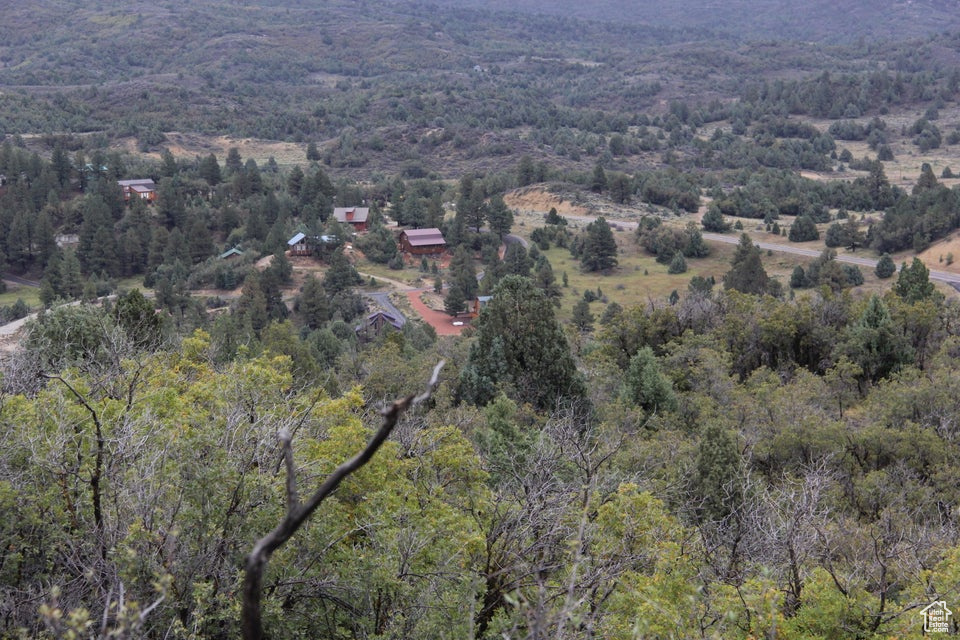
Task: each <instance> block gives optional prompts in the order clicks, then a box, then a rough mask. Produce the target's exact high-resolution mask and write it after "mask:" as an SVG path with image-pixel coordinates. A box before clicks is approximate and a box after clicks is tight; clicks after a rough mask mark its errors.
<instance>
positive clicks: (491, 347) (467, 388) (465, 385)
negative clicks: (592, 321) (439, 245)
mask: <svg viewBox="0 0 960 640" xmlns="http://www.w3.org/2000/svg"><path fill="white" fill-rule="evenodd" d="M476 335H477V338H476V342H474V343H473V345H471V347H470V355H469V358H468V361H467V365H466V366H465V367H464V369H463V372H462V373H461V378H460V395H461V397H463V398H465V399H467V400H469V401H470V402H473V403H474V404H477V405H481V406H483V405H486V404H487V403H488V402H490V401H491V400H493V398H494V397H495V395H496V389H497V388H498V387H499V388H503V389H505V390H507V391H508V393H507V395H508V396H511V397H513V398H514V399H515V400H517V401H519V402H530V403H531V404H533V405H534V406H535V407H538V408H540V409H549V408H553V407H554V405H555V403H556V402H557V400H560V399H562V398H566V399H578V398H583V396H584V394H585V387H584V383H583V379H582V378H581V376H580V374H579V372H578V371H577V368H576V364H575V363H574V360H573V356H572V355H571V354H570V347H569V345H568V344H567V340H566V337H565V336H564V333H563V328H562V327H561V326H560V324H559V322H557V320H556V318H555V317H554V312H553V304H552V303H551V301H550V300H549V299H548V298H547V297H546V296H545V295H544V294H543V292H542V291H540V290H539V289H537V288H536V287H535V286H534V284H533V282H531V281H530V280H529V279H528V278H522V277H520V276H507V277H505V278H503V279H502V280H501V281H500V282H499V283H498V284H497V287H496V288H495V289H494V291H493V297H492V299H491V300H490V302H488V303H487V305H486V307H485V308H484V310H483V312H482V313H481V314H480V319H479V322H478V325H477V334H476Z"/></svg>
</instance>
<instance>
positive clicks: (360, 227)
mask: <svg viewBox="0 0 960 640" xmlns="http://www.w3.org/2000/svg"><path fill="white" fill-rule="evenodd" d="M369 215H370V208H369V207H336V208H335V209H334V210H333V219H334V220H336V221H337V222H339V223H341V224H349V225H350V226H351V227H353V230H354V231H366V230H367V217H368V216H369Z"/></svg>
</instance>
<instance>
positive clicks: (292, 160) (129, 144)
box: [116, 131, 307, 165]
mask: <svg viewBox="0 0 960 640" xmlns="http://www.w3.org/2000/svg"><path fill="white" fill-rule="evenodd" d="M164 135H165V136H166V137H167V139H166V141H165V142H164V143H163V147H164V148H166V149H169V151H170V153H172V154H173V156H174V157H175V158H180V159H190V160H192V159H194V158H196V157H197V156H201V157H205V156H208V155H210V154H211V153H212V154H213V155H215V156H217V159H218V160H220V162H221V163H223V161H224V159H226V157H227V153H228V152H229V150H230V149H231V147H236V148H237V150H238V151H239V152H240V156H241V157H243V158H244V159H247V158H253V159H254V160H256V161H257V164H262V163H264V162H266V161H267V160H269V159H270V158H271V157H272V158H273V159H274V160H276V161H277V164H280V165H294V164H303V163H305V162H306V161H307V148H306V145H302V144H297V143H293V142H276V141H273V140H260V139H257V138H231V137H228V136H205V135H201V134H198V133H183V132H179V131H168V132H166V133H165V134H164ZM116 146H119V147H121V148H122V149H124V150H126V151H129V152H130V153H133V154H139V153H140V152H139V151H138V150H137V140H136V138H124V139H122V140H120V141H118V142H117V144H116ZM142 155H145V156H147V157H151V158H154V159H156V160H158V161H159V159H160V153H159V152H154V153H146V154H142Z"/></svg>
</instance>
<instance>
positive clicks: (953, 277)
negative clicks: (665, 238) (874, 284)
mask: <svg viewBox="0 0 960 640" xmlns="http://www.w3.org/2000/svg"><path fill="white" fill-rule="evenodd" d="M567 218H568V219H570V220H576V221H578V222H593V221H594V220H596V217H595V216H567ZM607 222H609V223H611V224H616V225H617V226H619V227H621V228H623V229H636V228H637V223H636V222H631V221H629V220H609V219H608V220H607ZM703 239H704V240H710V241H712V242H723V243H726V244H739V243H740V235H739V234H737V235H724V234H722V233H707V232H704V234H703ZM753 243H754V244H755V245H757V246H758V247H760V248H761V249H763V250H770V251H778V252H780V253H790V254H793V255H795V256H806V257H808V258H816V257H817V256H819V255H820V253H821V252H822V250H820V249H807V248H804V247H795V246H791V245H786V244H780V243H777V242H757V241H756V240H754V241H753ZM837 262H846V263H848V264H855V265H859V266H861V267H868V268H870V269H873V268H874V267H876V266H877V261H876V260H874V259H873V258H861V257H860V256H851V255H849V254H843V255H838V256H837ZM930 279H931V280H939V281H940V282H946V283H947V284H950V285H953V286H954V287H955V288H957V289H958V290H960V274H957V273H947V272H946V271H934V270H931V271H930Z"/></svg>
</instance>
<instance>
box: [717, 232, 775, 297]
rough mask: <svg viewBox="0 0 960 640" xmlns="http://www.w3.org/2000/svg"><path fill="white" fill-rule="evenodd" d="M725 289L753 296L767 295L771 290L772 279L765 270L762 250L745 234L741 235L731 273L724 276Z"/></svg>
mask: <svg viewBox="0 0 960 640" xmlns="http://www.w3.org/2000/svg"><path fill="white" fill-rule="evenodd" d="M723 288H724V289H736V290H737V291H740V292H742V293H753V294H763V293H767V291H768V290H769V289H770V278H769V277H768V276H767V272H766V270H764V268H763V262H762V261H761V259H760V248H759V247H757V246H756V245H754V244H753V241H752V240H751V239H750V236H748V235H747V234H745V233H744V234H741V235H740V244H738V245H737V251H736V253H735V254H734V256H733V261H732V262H731V266H730V271H728V272H727V274H726V275H725V276H723Z"/></svg>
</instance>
